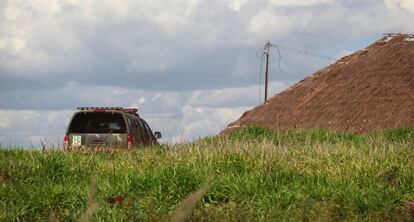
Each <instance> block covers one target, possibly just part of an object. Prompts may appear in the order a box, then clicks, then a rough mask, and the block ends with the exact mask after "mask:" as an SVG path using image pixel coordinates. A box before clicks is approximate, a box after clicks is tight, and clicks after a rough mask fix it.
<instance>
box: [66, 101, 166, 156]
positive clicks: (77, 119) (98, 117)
mask: <svg viewBox="0 0 414 222" xmlns="http://www.w3.org/2000/svg"><path fill="white" fill-rule="evenodd" d="M78 110H79V111H78V112H76V113H75V114H74V115H73V117H72V119H71V120H70V122H69V125H68V128H67V129H66V135H65V138H64V150H65V151H69V150H76V149H80V148H93V149H100V148H115V149H119V148H123V149H131V148H132V147H138V146H150V145H155V144H158V142H157V139H159V138H161V133H160V132H155V133H154V134H152V131H151V129H150V127H149V126H148V124H147V123H146V122H145V120H143V119H142V118H141V117H139V115H138V114H137V112H138V109H135V108H128V109H124V108H122V107H78Z"/></svg>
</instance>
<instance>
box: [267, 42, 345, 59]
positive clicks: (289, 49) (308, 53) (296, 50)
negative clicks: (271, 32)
mask: <svg viewBox="0 0 414 222" xmlns="http://www.w3.org/2000/svg"><path fill="white" fill-rule="evenodd" d="M270 46H272V47H275V48H278V49H279V48H280V49H285V50H288V51H291V52H296V53H300V54H303V55H307V56H311V57H315V58H320V59H327V60H334V61H337V60H338V59H336V58H333V57H329V56H325V55H320V54H317V53H314V52H310V51H307V50H303V49H296V48H292V47H289V46H283V45H280V44H273V43H272V44H270Z"/></svg>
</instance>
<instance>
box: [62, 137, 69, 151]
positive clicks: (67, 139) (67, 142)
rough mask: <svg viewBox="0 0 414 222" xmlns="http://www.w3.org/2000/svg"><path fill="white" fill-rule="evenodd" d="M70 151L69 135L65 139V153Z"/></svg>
mask: <svg viewBox="0 0 414 222" xmlns="http://www.w3.org/2000/svg"><path fill="white" fill-rule="evenodd" d="M68 149H69V135H65V137H63V151H68Z"/></svg>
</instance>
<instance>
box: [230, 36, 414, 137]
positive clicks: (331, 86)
mask: <svg viewBox="0 0 414 222" xmlns="http://www.w3.org/2000/svg"><path fill="white" fill-rule="evenodd" d="M247 125H262V126H265V127H269V128H272V129H286V128H293V127H300V128H330V129H335V130H345V131H351V132H357V133H361V132H370V131H375V130H378V129H383V128H397V127H413V126H414V37H412V36H409V35H404V34H399V35H397V36H396V37H393V38H391V37H388V38H386V37H384V38H382V39H380V40H378V41H377V42H375V43H374V44H372V45H371V46H369V47H367V48H365V49H363V50H359V51H357V52H355V53H353V54H351V55H349V56H346V57H343V58H342V59H340V60H338V61H337V62H336V63H335V64H332V65H330V66H328V67H326V68H324V69H322V70H320V71H318V72H316V73H315V74H313V75H311V76H309V77H307V78H305V79H303V80H302V81H300V82H298V83H297V84H295V85H293V86H292V87H290V88H289V89H287V90H286V91H284V92H281V93H279V94H277V95H275V96H273V97H271V98H270V99H269V100H268V101H267V102H266V103H264V104H262V105H259V106H258V107H256V108H254V109H252V110H250V111H247V112H245V113H244V114H243V115H242V117H241V118H240V119H239V120H237V121H235V122H233V123H231V124H230V125H229V128H227V129H225V130H224V131H223V133H226V132H229V131H232V129H234V128H238V127H240V126H247Z"/></svg>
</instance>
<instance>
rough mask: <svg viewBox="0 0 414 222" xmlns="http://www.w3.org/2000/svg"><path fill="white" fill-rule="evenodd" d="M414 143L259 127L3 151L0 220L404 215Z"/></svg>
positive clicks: (413, 202)
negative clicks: (122, 146) (103, 147)
mask: <svg viewBox="0 0 414 222" xmlns="http://www.w3.org/2000/svg"><path fill="white" fill-rule="evenodd" d="M413 151H414V131H413V130H412V129H396V130H387V131H384V132H380V133H374V134H370V135H363V136H362V135H353V134H349V133H337V132H332V131H327V130H303V129H295V130H288V131H285V132H280V133H276V132H273V131H271V130H268V129H263V128H259V127H250V128H244V129H241V130H238V131H236V132H234V133H233V134H232V135H231V136H229V137H227V138H222V137H220V138H206V139H202V140H199V141H196V142H194V143H189V144H179V145H164V146H161V147H152V148H145V149H139V150H135V151H133V152H124V153H99V154H98V153H87V154H80V153H63V152H59V151H47V152H40V151H23V150H1V151H0V221H13V220H15V221H33V220H34V221H44V220H48V219H50V220H52V221H53V220H55V219H59V220H64V221H66V220H79V219H81V220H83V219H85V218H86V219H88V217H93V219H95V220H97V221H131V220H136V221H168V220H170V218H172V217H173V215H174V214H176V213H177V212H181V211H182V210H183V209H184V213H185V214H188V216H187V219H188V220H191V221H194V220H196V221H197V220H208V221H228V220H231V221H234V220H242V221H249V220H250V221H269V220H271V221H279V220H285V221H297V220H311V221H313V220H323V221H325V220H327V221H336V220H347V221H348V220H351V221H353V220H362V221H383V220H391V221H393V220H394V221H404V220H410V219H411V218H412V217H413V216H414V166H413V160H414V152H413ZM93 178H95V179H93ZM91 181H92V182H91ZM206 181H208V182H207V183H206ZM203 184H204V185H203ZM200 187H202V189H199V188H200ZM205 188H207V189H206V190H205ZM203 189H204V190H203ZM197 190H198V191H199V192H198V193H195V194H194V193H193V192H195V191H197ZM200 190H202V192H201V191H200ZM191 193H193V194H194V195H192V196H190V197H189V198H187V197H188V195H189V194H191ZM88 196H89V198H88ZM113 196H120V197H122V198H124V200H123V203H122V204H110V203H108V201H107V199H108V198H109V197H113ZM199 197H201V200H198V199H200V198H199ZM186 198H187V199H186ZM191 198H192V199H193V200H191ZM185 199H186V200H185ZM186 204H187V205H192V204H195V207H194V208H193V209H192V206H189V207H187V208H188V209H186V207H185V205H186ZM96 206H97V208H95V207H96ZM183 207H184V208H183ZM177 209H180V210H177ZM175 218H176V217H175Z"/></svg>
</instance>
